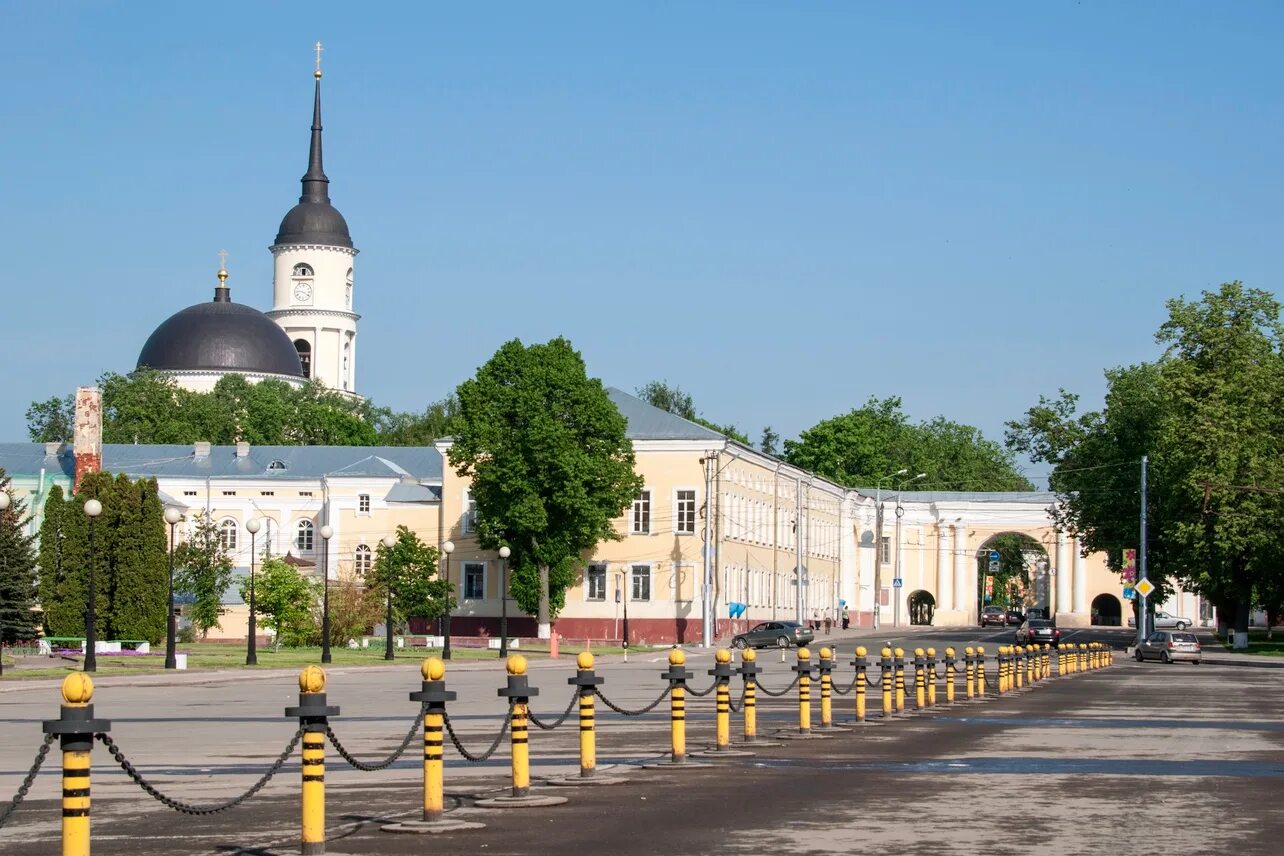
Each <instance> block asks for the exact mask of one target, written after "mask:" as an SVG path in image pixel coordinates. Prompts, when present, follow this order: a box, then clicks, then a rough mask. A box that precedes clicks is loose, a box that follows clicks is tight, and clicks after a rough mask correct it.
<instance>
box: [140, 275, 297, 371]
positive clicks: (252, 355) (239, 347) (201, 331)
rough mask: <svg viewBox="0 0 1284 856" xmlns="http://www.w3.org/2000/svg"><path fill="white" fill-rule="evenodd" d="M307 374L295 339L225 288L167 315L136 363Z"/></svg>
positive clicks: (167, 368) (165, 367)
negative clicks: (205, 300)
mask: <svg viewBox="0 0 1284 856" xmlns="http://www.w3.org/2000/svg"><path fill="white" fill-rule="evenodd" d="M144 366H148V367H151V368H153V369H158V370H161V371H219V372H245V373H255V374H275V375H286V376H288V377H297V378H302V377H303V366H302V365H301V364H300V363H299V354H298V352H297V351H295V349H294V343H293V342H291V341H290V337H289V336H287V335H286V334H285V331H284V330H282V329H281V328H280V327H278V326H277V324H276V322H274V321H273V320H272V319H271V318H268V317H267V316H266V315H264V314H263V313H262V312H260V311H258V310H257V309H254V308H253V307H250V306H245V305H243V304H240V303H232V302H231V299H230V298H229V297H228V295H227V289H226V288H222V287H220V288H218V289H216V290H215V297H214V300H213V301H212V302H210V303H198V304H196V305H195V306H189V307H187V308H186V309H184V310H182V311H181V312H177V313H175V314H173V315H171V316H170V317H169V318H167V319H166V320H165V322H164V323H162V324H161V325H160V326H159V327H157V328H156V330H155V332H153V333H152V335H151V336H150V337H148V339H147V343H146V344H145V345H143V350H142V353H140V354H139V355H138V367H139V368H143V367H144Z"/></svg>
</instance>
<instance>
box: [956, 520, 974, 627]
mask: <svg viewBox="0 0 1284 856" xmlns="http://www.w3.org/2000/svg"><path fill="white" fill-rule="evenodd" d="M953 546H954V594H955V604H956V606H955V608H956V609H958V610H960V611H961V612H963V613H964V615H966V616H969V617H968V619H967V620H968V622H969V623H971V622H972V618H971V616H972V615H973V613H974V612H975V611H976V595H975V594H973V593H974V592H975V591H976V587H975V586H971V587H969V585H968V580H969V578H970V577H971V574H969V573H968V558H969V556H968V552H967V524H966V523H955V524H954V545H953ZM975 570H976V563H975V562H973V563H972V571H973V573H975Z"/></svg>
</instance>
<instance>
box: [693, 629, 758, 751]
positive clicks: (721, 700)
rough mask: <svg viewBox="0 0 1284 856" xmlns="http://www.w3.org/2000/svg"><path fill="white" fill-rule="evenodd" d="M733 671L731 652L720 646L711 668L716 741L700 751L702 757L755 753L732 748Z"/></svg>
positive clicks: (714, 655) (715, 653)
mask: <svg viewBox="0 0 1284 856" xmlns="http://www.w3.org/2000/svg"><path fill="white" fill-rule="evenodd" d="M733 673H734V669H732V667H731V652H730V651H728V650H727V649H726V648H719V649H718V650H717V651H715V652H714V654H713V668H712V669H710V670H709V674H710V675H712V676H713V686H714V691H715V697H714V700H715V704H716V708H715V715H714V734H715V742H714V745H713V748H712V749H709V750H707V751H705V752H700V753H698V754H699V755H700V756H701V757H705V758H732V757H746V756H752V755H753V753H752V752H744V751H742V750H739V749H732V748H731V675H732V674H733Z"/></svg>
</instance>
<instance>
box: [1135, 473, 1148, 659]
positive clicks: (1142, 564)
mask: <svg viewBox="0 0 1284 856" xmlns="http://www.w3.org/2000/svg"><path fill="white" fill-rule="evenodd" d="M1148 457H1149V456H1148V455H1142V456H1141V540H1140V541H1139V542H1138V544H1137V582H1141V581H1142V580H1144V579H1145V578H1146V459H1147V458H1148ZM1146 601H1147V599H1146V598H1144V597H1143V598H1141V599H1139V600H1138V601H1137V604H1138V609H1137V646H1138V647H1140V646H1141V643H1142V642H1145V641H1146V623H1147V622H1146V616H1147V614H1148V613H1149V610H1148V609H1147V608H1146Z"/></svg>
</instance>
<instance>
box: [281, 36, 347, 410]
mask: <svg viewBox="0 0 1284 856" xmlns="http://www.w3.org/2000/svg"><path fill="white" fill-rule="evenodd" d="M316 51H317V68H316V72H315V73H314V76H315V78H316V94H315V97H314V101H313V106H312V142H311V147H310V149H309V151H308V171H307V173H306V174H305V175H304V176H303V180H302V181H303V195H302V196H300V197H299V204H298V205H295V206H294V207H293V208H291V209H290V211H289V213H287V214H286V215H285V218H284V219H283V220H282V221H281V228H280V230H279V231H278V232H277V236H276V242H275V243H274V244H273V245H272V247H271V250H272V256H273V271H272V309H271V311H269V312H267V313H266V314H267V316H268V317H269V318H271V319H272V320H274V321H276V323H277V324H279V325H281V328H282V329H283V330H285V332H286V334H288V335H289V337H290V340H291V341H292V342H294V347H295V350H297V351H298V352H299V360H300V362H301V363H302V364H303V373H304V376H305V377H307V378H316V379H317V380H319V381H321V382H322V383H323V384H325V385H326V386H327V387H329V388H330V389H333V390H335V391H336V392H342V393H345V394H347V395H356V394H357V382H356V378H357V321H358V320H360V318H361V316H360V315H358V314H357V313H356V312H355V311H353V299H354V297H353V295H354V292H353V287H354V284H355V283H354V280H353V272H354V270H355V266H354V262H355V260H356V256H357V249H356V247H354V246H353V245H352V236H351V235H349V234H348V224H347V221H345V220H344V219H343V215H342V214H340V213H339V211H338V209H336V208H335V207H334V206H333V205H331V204H330V193H329V185H330V180H329V179H328V178H326V175H325V171H324V170H323V169H322V165H321V43H320V42H317V45H316Z"/></svg>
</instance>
